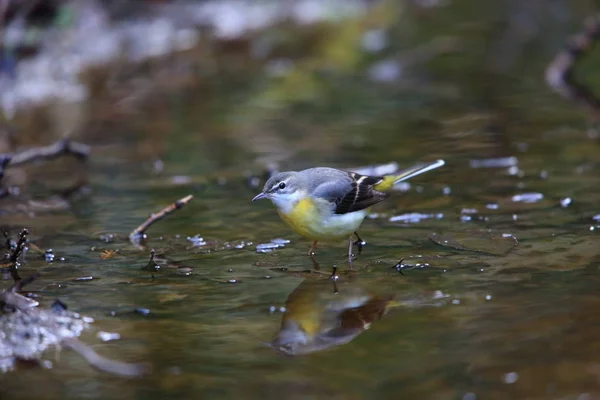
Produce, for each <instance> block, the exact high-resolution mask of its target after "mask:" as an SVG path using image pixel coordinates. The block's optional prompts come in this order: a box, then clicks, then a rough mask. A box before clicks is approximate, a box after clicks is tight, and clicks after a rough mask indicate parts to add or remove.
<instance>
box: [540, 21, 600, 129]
mask: <svg viewBox="0 0 600 400" xmlns="http://www.w3.org/2000/svg"><path fill="white" fill-rule="evenodd" d="M599 38H600V16H596V17H591V18H589V19H588V20H587V21H585V23H584V29H583V32H581V33H579V34H577V35H574V36H573V37H571V38H569V39H568V41H567V43H566V46H565V48H564V49H563V50H562V51H561V52H560V53H558V54H557V55H556V57H555V58H554V60H553V61H552V63H551V64H550V65H549V66H548V68H547V69H546V82H547V83H548V85H550V86H551V87H552V88H553V89H554V90H555V91H556V92H558V93H560V94H561V95H562V96H564V97H566V98H567V99H569V100H572V101H574V102H575V103H577V104H579V105H581V106H582V107H583V108H585V109H586V110H587V111H588V112H589V113H590V114H591V116H592V117H593V118H594V119H595V120H596V121H598V120H600V100H599V99H598V97H596V96H595V95H594V94H593V93H592V92H591V91H590V90H589V89H588V88H587V87H586V86H585V85H582V84H580V83H578V82H576V81H575V77H574V69H575V67H576V66H577V64H578V62H580V61H581V59H582V58H583V57H584V56H585V55H586V54H589V53H590V52H591V51H592V49H593V47H594V44H595V42H596V41H597V40H598V39H599Z"/></svg>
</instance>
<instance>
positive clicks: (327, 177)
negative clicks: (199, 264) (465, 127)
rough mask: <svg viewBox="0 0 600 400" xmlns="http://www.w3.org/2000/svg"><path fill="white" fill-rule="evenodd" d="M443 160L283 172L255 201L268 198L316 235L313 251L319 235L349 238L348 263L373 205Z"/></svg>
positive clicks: (291, 221)
mask: <svg viewBox="0 0 600 400" xmlns="http://www.w3.org/2000/svg"><path fill="white" fill-rule="evenodd" d="M444 164H445V163H444V160H437V161H435V162H432V163H423V164H417V165H414V166H412V167H410V168H408V169H405V170H403V171H400V172H397V173H396V174H393V175H386V176H368V175H361V174H357V173H355V172H349V171H343V170H339V169H335V168H327V167H318V168H309V169H305V170H302V171H289V172H280V173H278V174H276V175H274V176H272V177H271V178H269V180H267V182H266V183H265V186H264V188H263V191H262V192H261V193H259V194H258V195H257V196H255V197H254V198H253V199H252V201H255V200H260V199H269V200H271V201H272V202H273V204H274V205H275V207H276V208H277V212H278V213H279V216H280V217H281V219H282V220H283V221H284V222H285V223H287V224H288V225H289V226H290V227H291V228H292V229H294V230H295V231H296V232H297V233H298V234H300V235H301V236H304V237H305V238H307V239H310V240H312V246H311V247H310V250H309V251H308V255H309V256H312V255H313V254H314V250H315V248H316V247H317V243H318V242H319V241H327V242H331V241H337V240H342V239H344V238H348V241H349V244H348V264H350V265H352V245H353V244H354V242H353V241H352V236H353V235H356V237H357V239H358V242H357V246H358V248H359V251H360V248H361V246H362V244H363V242H362V239H361V238H360V236H358V233H357V232H356V230H357V229H358V227H359V226H360V225H361V224H362V222H363V220H364V219H365V217H366V216H367V214H368V212H369V209H370V207H371V206H372V205H374V204H377V203H379V202H380V201H383V200H384V199H385V198H387V197H388V196H389V193H386V192H387V191H389V190H390V189H391V188H392V187H393V186H394V184H395V183H398V182H401V181H405V180H407V179H410V178H412V177H414V176H417V175H420V174H422V173H424V172H427V171H431V170H432V169H435V168H438V167H441V166H442V165H444Z"/></svg>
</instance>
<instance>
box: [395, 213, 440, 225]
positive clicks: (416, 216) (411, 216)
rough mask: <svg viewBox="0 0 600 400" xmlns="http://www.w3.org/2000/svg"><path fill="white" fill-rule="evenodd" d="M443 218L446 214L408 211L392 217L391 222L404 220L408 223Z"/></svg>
mask: <svg viewBox="0 0 600 400" xmlns="http://www.w3.org/2000/svg"><path fill="white" fill-rule="evenodd" d="M432 218H433V219H442V218H444V214H442V213H437V214H422V213H408V214H401V215H395V216H393V217H390V222H404V223H407V224H410V223H417V222H421V221H422V220H424V219H432Z"/></svg>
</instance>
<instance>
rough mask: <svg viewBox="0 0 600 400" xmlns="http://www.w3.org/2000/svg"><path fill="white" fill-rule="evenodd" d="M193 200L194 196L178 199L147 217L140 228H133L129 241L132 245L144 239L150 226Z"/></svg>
mask: <svg viewBox="0 0 600 400" xmlns="http://www.w3.org/2000/svg"><path fill="white" fill-rule="evenodd" d="M193 198H194V196H192V195H191V194H190V195H187V196H185V197H184V198H182V199H179V200H177V201H176V202H174V203H171V204H170V205H168V206H167V207H165V208H163V209H162V210H160V211H159V212H157V213H155V214H150V216H149V217H148V219H147V220H146V221H144V222H143V223H142V224H141V225H140V226H138V227H137V228H135V229H134V230H133V231H132V232H131V233H130V234H129V240H131V241H132V242H133V243H137V242H139V241H140V240H142V239H143V238H144V237H145V234H144V233H145V232H146V230H148V228H150V226H152V225H153V224H154V223H155V222H157V221H160V220H161V219H163V218H164V217H166V216H167V215H169V214H171V213H172V212H174V211H176V210H179V209H180V208H182V207H183V206H185V205H186V204H187V203H189V201H190V200H192V199H193Z"/></svg>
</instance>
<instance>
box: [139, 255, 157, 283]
mask: <svg viewBox="0 0 600 400" xmlns="http://www.w3.org/2000/svg"><path fill="white" fill-rule="evenodd" d="M155 254H156V252H155V251H154V249H152V250H150V261H148V264H146V265H145V266H144V267H142V269H143V270H146V271H150V275H151V276H152V279H155V278H154V273H155V272H156V271H158V270H160V265H158V264H157V263H156V261H154V255H155Z"/></svg>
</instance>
